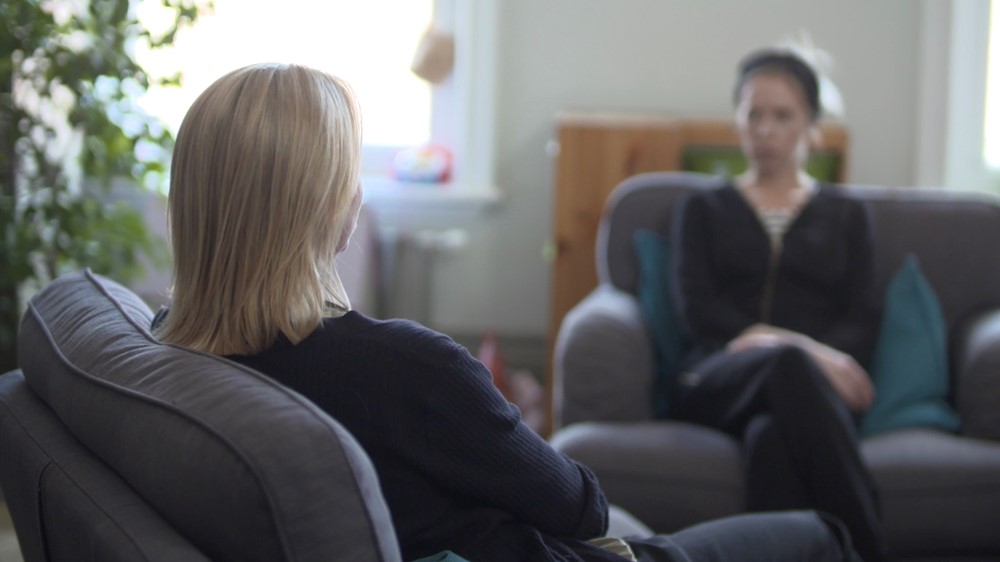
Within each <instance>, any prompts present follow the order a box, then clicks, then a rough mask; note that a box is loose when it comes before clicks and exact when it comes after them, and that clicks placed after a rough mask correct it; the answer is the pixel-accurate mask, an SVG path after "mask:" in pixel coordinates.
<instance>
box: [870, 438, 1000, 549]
mask: <svg viewBox="0 0 1000 562" xmlns="http://www.w3.org/2000/svg"><path fill="white" fill-rule="evenodd" d="M861 452H862V454H863V455H864V459H865V463H866V464H867V465H868V467H869V469H870V470H871V472H872V476H873V477H874V479H875V483H876V485H877V487H878V491H879V497H880V499H881V504H882V519H883V521H884V522H885V532H886V537H887V538H888V540H889V542H890V544H892V545H894V547H895V549H896V550H897V554H900V555H916V554H925V555H926V554H928V553H933V552H947V553H950V554H952V555H958V554H959V553H965V554H977V553H978V554H982V555H985V554H987V553H990V554H992V555H994V556H995V555H996V553H997V552H1000V533H998V532H997V506H998V505H1000V447H997V444H996V443H994V442H990V441H983V440H979V439H969V438H965V437H959V436H955V435H951V434H949V433H944V432H941V431H936V430H931V429H922V428H916V429H906V430H900V431H893V432H889V433H884V434H881V435H877V436H875V437H872V438H871V439H866V440H865V441H864V442H863V443H862V444H861Z"/></svg>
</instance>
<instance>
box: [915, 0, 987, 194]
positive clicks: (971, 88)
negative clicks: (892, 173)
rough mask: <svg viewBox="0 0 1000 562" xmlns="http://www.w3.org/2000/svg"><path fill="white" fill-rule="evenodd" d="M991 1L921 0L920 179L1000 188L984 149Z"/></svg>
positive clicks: (938, 183)
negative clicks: (922, 23) (944, 0)
mask: <svg viewBox="0 0 1000 562" xmlns="http://www.w3.org/2000/svg"><path fill="white" fill-rule="evenodd" d="M991 1H996V0H962V1H957V2H947V3H945V2H939V1H937V0H924V2H923V21H924V25H923V36H924V37H923V52H922V53H921V58H920V62H921V64H922V77H921V85H920V96H921V102H920V106H919V118H918V131H919V132H918V145H917V151H916V156H917V164H916V176H917V177H916V179H917V183H918V184H919V185H925V186H944V187H947V188H950V189H960V190H982V191H997V190H998V188H1000V170H994V169H990V167H989V166H988V165H987V163H986V160H985V158H984V155H983V149H984V141H985V138H984V117H985V111H986V72H987V62H988V55H989V39H990V37H989V36H990V4H991Z"/></svg>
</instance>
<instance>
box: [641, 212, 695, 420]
mask: <svg viewBox="0 0 1000 562" xmlns="http://www.w3.org/2000/svg"><path fill="white" fill-rule="evenodd" d="M634 238H635V254H636V257H637V258H638V260H639V285H638V288H637V298H638V299H639V307H640V308H641V309H642V316H643V318H644V319H645V321H646V325H647V326H648V327H649V335H650V337H651V338H652V340H653V349H654V350H655V352H656V373H655V377H654V378H653V397H652V398H653V413H654V414H655V415H656V417H658V418H661V419H662V418H667V417H668V416H669V415H670V408H669V403H670V400H669V397H670V393H671V392H672V390H673V387H674V376H675V374H676V373H677V365H678V363H679V362H680V360H681V358H682V357H683V355H684V351H685V350H686V348H687V345H688V342H687V338H686V337H685V331H684V325H683V323H682V322H681V319H680V317H679V316H678V314H677V311H676V309H675V306H674V299H673V291H672V288H671V286H670V279H672V273H671V267H672V263H673V261H672V259H671V253H670V244H669V242H668V241H667V239H666V238H664V237H663V236H662V235H660V234H659V233H658V232H654V231H652V230H645V229H640V230H637V231H636V232H635V237H634Z"/></svg>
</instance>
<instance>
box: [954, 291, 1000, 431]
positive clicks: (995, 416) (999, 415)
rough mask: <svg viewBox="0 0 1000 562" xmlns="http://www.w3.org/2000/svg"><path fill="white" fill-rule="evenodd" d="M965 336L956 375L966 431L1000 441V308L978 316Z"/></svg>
mask: <svg viewBox="0 0 1000 562" xmlns="http://www.w3.org/2000/svg"><path fill="white" fill-rule="evenodd" d="M964 335H965V337H964V338H963V339H962V340H961V346H960V347H959V348H958V354H959V355H958V357H957V361H956V368H957V370H958V372H957V373H956V375H957V376H956V377H955V383H956V385H957V387H956V395H955V399H956V400H955V401H956V405H957V407H958V413H959V415H960V416H961V418H962V433H963V434H964V435H967V436H969V437H978V438H981V439H991V440H996V441H1000V310H994V311H990V312H988V313H985V314H982V315H980V316H978V317H977V318H975V319H974V320H973V321H972V322H970V323H969V325H968V328H967V329H966V331H965V334H964Z"/></svg>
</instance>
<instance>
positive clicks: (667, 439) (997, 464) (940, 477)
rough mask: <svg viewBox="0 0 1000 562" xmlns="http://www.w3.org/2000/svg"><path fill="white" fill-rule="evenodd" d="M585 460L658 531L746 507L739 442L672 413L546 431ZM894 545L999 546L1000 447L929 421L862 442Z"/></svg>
mask: <svg viewBox="0 0 1000 562" xmlns="http://www.w3.org/2000/svg"><path fill="white" fill-rule="evenodd" d="M550 442H551V443H552V445H553V447H555V448H556V449H557V450H560V451H562V452H563V453H566V454H567V455H569V456H570V457H571V458H573V459H575V460H577V461H580V462H582V463H583V464H585V465H586V466H588V467H590V468H591V469H592V470H593V471H594V473H595V474H596V475H597V478H598V479H599V480H600V482H601V487H602V488H603V489H604V491H605V493H606V495H607V497H608V501H609V502H610V503H612V504H616V505H620V506H621V507H623V508H625V509H626V510H628V511H630V512H632V513H633V514H635V515H636V516H637V517H638V518H639V519H640V520H642V521H643V522H644V523H646V524H647V525H649V526H650V527H652V528H653V529H654V530H656V531H657V532H670V531H675V530H678V529H680V528H683V527H686V526H688V525H692V524H695V523H699V522H702V521H705V520H708V519H714V518H718V517H725V516H728V515H733V514H736V513H740V512H742V511H743V510H744V509H745V507H744V506H745V499H744V489H745V488H744V484H743V474H742V469H741V453H740V444H739V442H738V441H736V440H735V439H732V438H731V437H729V436H727V435H725V434H723V433H721V432H719V431H716V430H714V429H710V428H707V427H702V426H698V425H692V424H688V423H683V422H676V421H650V422H643V423H635V422H582V423H576V424H573V425H570V426H567V427H565V428H563V429H561V430H559V431H558V432H556V433H555V434H554V435H553V436H552V438H551V439H550ZM861 452H862V455H863V457H864V459H865V462H866V464H867V465H868V467H869V469H870V470H871V472H872V476H873V478H874V479H875V482H876V486H877V488H878V493H879V498H880V501H881V505H882V513H883V519H884V521H885V527H886V536H887V540H888V541H889V544H890V545H891V546H892V547H893V548H894V549H896V550H897V552H898V554H901V555H907V554H921V555H925V554H928V553H935V552H939V553H957V552H966V553H969V554H972V555H974V554H977V553H982V552H986V553H991V552H997V551H1000V533H997V515H996V514H997V506H1000V447H997V445H996V443H994V442H989V441H982V440H976V439H970V438H967V437H960V436H957V435H953V434H949V433H945V432H940V431H936V430H931V429H923V428H920V429H905V430H898V431H892V432H887V433H883V434H880V435H878V436H876V437H872V438H870V439H866V440H864V441H863V442H862V446H861Z"/></svg>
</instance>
